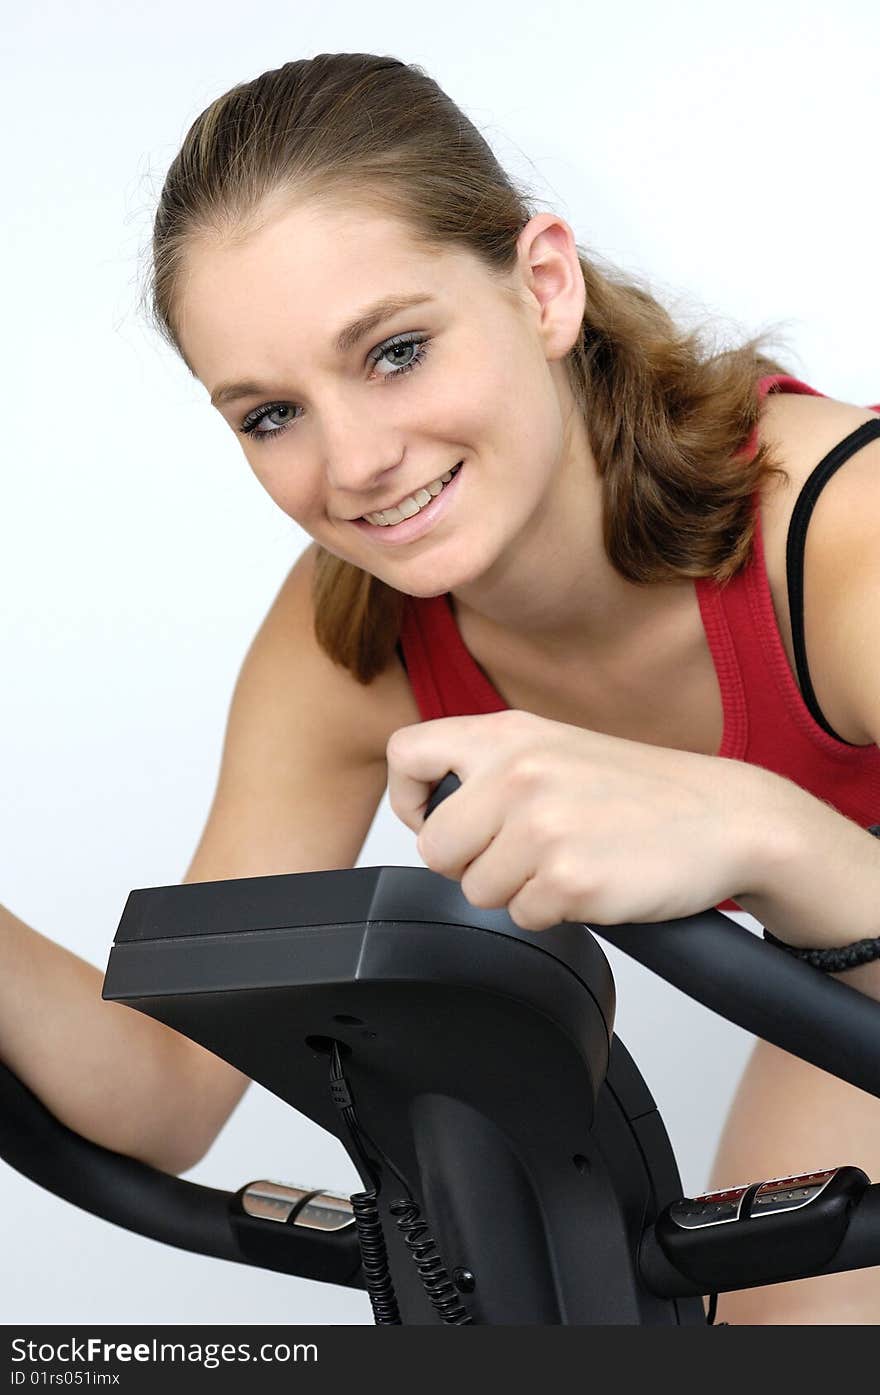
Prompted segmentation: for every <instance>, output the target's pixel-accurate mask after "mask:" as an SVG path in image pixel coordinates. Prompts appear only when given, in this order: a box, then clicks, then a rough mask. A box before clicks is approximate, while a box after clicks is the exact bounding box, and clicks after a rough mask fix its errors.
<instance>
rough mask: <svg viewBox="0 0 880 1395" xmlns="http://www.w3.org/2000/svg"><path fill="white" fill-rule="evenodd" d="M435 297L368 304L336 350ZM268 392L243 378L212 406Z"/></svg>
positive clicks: (223, 389)
mask: <svg viewBox="0 0 880 1395" xmlns="http://www.w3.org/2000/svg"><path fill="white" fill-rule="evenodd" d="M434 299H435V297H434V296H432V295H425V294H423V293H422V292H421V291H416V292H414V293H413V294H412V295H402V296H383V297H382V299H381V300H377V301H375V302H374V303H373V304H372V305H367V306H365V308H364V309H363V310H361V311H360V312H359V313H358V314H357V315H356V316H355V318H354V319H353V320H351V321H349V323H348V324H347V325H345V326H344V327H343V328H342V329H341V330H340V331H339V333H338V334H337V336H336V339H335V341H334V347H335V349H336V352H337V353H338V354H347V353H348V352H349V350H350V349H353V348H354V346H355V344H357V343H358V341H359V340H361V339H363V337H364V335H365V334H369V333H370V331H371V330H374V329H375V328H376V326H377V325H380V324H381V323H382V321H383V320H390V319H391V317H392V315H397V314H399V313H400V311H401V310H408V309H410V307H411V306H414V305H426V304H428V303H430V302H431V301H433V300H434ZM268 393H270V389H269V388H268V387H265V386H264V385H263V384H262V383H257V382H254V381H253V380H252V379H244V380H242V381H241V382H237V383H221V384H220V385H219V386H218V387H216V388H215V389H214V391H213V393H212V394H211V406H212V407H219V406H220V404H221V403H223V402H235V401H237V400H238V398H240V397H259V396H262V395H263V394H268Z"/></svg>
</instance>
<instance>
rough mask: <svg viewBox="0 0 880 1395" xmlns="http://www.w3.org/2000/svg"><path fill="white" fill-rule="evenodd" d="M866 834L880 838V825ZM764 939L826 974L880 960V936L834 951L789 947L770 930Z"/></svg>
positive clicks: (843, 946) (836, 947) (869, 829)
mask: <svg viewBox="0 0 880 1395" xmlns="http://www.w3.org/2000/svg"><path fill="white" fill-rule="evenodd" d="M866 832H867V833H873V835H874V837H875V838H880V823H873V824H871V827H870V828H868V829H866ZM764 939H765V940H766V941H767V943H768V944H771V945H776V946H777V947H778V948H779V949H784V950H786V952H787V953H788V954H793V955H794V956H795V958H796V959H802V960H803V962H804V963H805V964H811V965H812V966H813V968H814V969H821V970H822V972H823V973H826V974H839V973H843V971H844V970H845V969H857V968H858V967H859V966H860V965H861V964H870V963H871V962H872V961H873V960H874V959H880V935H876V936H875V937H874V938H873V939H867V940H856V941H855V942H854V943H853V944H851V945H838V946H835V948H833V949H802V948H801V947H800V946H798V945H787V944H786V943H785V941H784V940H778V939H777V938H776V936H775V935H771V934H770V931H769V930H765V931H764Z"/></svg>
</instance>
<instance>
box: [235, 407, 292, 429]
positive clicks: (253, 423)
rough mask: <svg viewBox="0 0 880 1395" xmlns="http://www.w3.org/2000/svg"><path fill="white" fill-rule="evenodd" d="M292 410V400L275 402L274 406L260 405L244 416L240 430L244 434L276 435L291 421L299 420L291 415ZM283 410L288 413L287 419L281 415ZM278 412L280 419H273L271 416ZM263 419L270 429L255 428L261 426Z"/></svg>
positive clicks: (275, 415) (276, 414)
mask: <svg viewBox="0 0 880 1395" xmlns="http://www.w3.org/2000/svg"><path fill="white" fill-rule="evenodd" d="M294 410H295V408H294V405H293V403H292V402H276V404H275V405H274V407H273V406H268V407H260V408H258V409H257V411H256V412H252V413H251V414H250V416H248V417H245V419H244V424H243V426H242V428H241V429H242V432H243V433H244V434H245V435H246V436H250V435H254V436H277V435H278V433H279V432H280V431H283V430H285V428H286V427H288V426H289V425H290V424H291V422H293V421H298V420H299V418H298V417H294V416H293V415H292V413H293V412H294ZM284 412H287V413H288V417H287V419H285V418H284V416H283V413H284ZM279 413H282V418H281V421H273V418H274V417H277V416H278V414H279ZM264 421H267V422H269V423H270V428H271V429H270V430H267V431H258V430H257V429H256V428H257V427H258V426H261V425H262V423H263V422H264Z"/></svg>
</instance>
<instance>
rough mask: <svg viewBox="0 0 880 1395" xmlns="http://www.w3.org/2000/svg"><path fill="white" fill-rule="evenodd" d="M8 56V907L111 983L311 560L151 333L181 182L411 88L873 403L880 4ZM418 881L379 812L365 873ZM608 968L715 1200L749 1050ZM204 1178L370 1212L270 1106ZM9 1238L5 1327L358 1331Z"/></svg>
mask: <svg viewBox="0 0 880 1395" xmlns="http://www.w3.org/2000/svg"><path fill="white" fill-rule="evenodd" d="M5 29H6V39H7V50H6V57H5V59H4V68H3V81H2V84H0V106H2V129H3V133H4V140H3V147H4V175H3V185H2V190H3V192H2V195H0V198H2V203H3V209H2V226H3V237H4V244H5V245H4V249H3V256H2V263H0V274H2V278H3V305H4V320H5V330H4V334H3V341H2V350H0V352H2V356H3V362H2V374H0V378H2V385H3V457H2V467H0V468H2V473H0V486H2V489H0V596H2V601H0V608H2V616H3V625H2V643H3V661H2V684H0V770H2V784H0V819H2V822H0V901H2V903H3V904H5V905H6V906H8V907H9V908H10V909H11V910H13V911H14V912H15V913H16V914H17V915H19V916H20V917H21V918H22V919H24V920H25V921H27V922H28V924H30V925H33V926H34V927H36V928H37V929H39V930H40V931H42V932H43V933H44V934H46V935H49V936H51V937H53V938H55V939H57V940H59V941H60V942H61V943H63V944H65V945H67V946H68V947H69V948H71V949H73V950H74V951H76V952H77V953H78V954H80V955H82V956H83V957H84V958H86V959H88V960H89V961H91V962H92V963H94V964H96V965H98V966H100V967H102V968H103V967H104V965H105V963H106V957H107V953H108V950H109V946H110V943H111V941H112V937H113V934H114V931H115V929H116V925H117V923H118V920H119V916H120V914H121V910H122V907H123V905H124V902H125V898H126V896H127V894H128V892H129V890H130V889H131V888H133V887H144V886H153V885H167V884H169V883H173V882H176V881H178V880H179V879H180V878H181V877H182V876H183V874H184V872H185V870H186V867H187V865H188V863H189V860H190V858H191V856H192V853H193V850H194V848H195V845H196V843H197V841H198V838H199V835H200V833H201V830H202V826H203V822H204V819H205V816H206V813H207V809H208V806H209V803H210V799H211V796H212V793H213V789H214V781H215V778H216V773H217V768H218V763H219V755H220V749H221V742H222V737H223V730H224V724H225V719H226V714H227V710H228V703H229V698H230V695H231V691H232V685H233V682H234V679H235V676H236V674H237V672H238V668H239V664H240V662H241V659H242V657H243V654H244V652H245V650H246V648H247V645H248V643H249V641H250V638H251V637H252V635H253V633H254V631H255V629H256V628H257V626H258V624H259V622H260V620H261V618H262V616H263V615H264V613H265V611H266V609H267V607H268V605H269V603H270V601H271V599H272V598H273V597H274V595H275V593H276V591H277V589H278V586H279V585H280V583H281V580H282V578H283V577H284V575H285V574H286V572H287V571H288V569H289V567H290V565H291V563H292V561H293V560H294V559H295V558H296V556H297V555H298V554H299V553H300V552H301V551H302V549H303V548H304V547H305V545H306V544H307V542H308V539H307V537H306V536H305V535H304V534H303V533H302V532H301V530H299V529H298V528H297V527H296V526H295V525H294V524H293V523H292V521H291V520H290V519H289V518H287V517H286V516H285V515H283V514H281V513H280V512H279V511H278V510H277V509H276V507H275V505H274V504H272V503H271V501H270V500H269V499H268V497H267V496H265V495H264V494H263V493H262V492H261V490H260V487H259V485H258V484H257V483H256V481H255V480H254V478H253V477H252V476H251V475H250V473H249V471H248V469H247V467H246V464H245V462H244V458H243V456H242V455H241V453H240V451H239V448H238V445H237V443H236V441H235V439H234V438H233V436H232V434H231V433H230V431H229V430H228V428H227V427H226V426H225V425H224V423H223V422H222V421H221V419H220V417H219V415H218V414H217V413H215V412H213V411H212V410H211V408H210V407H209V405H208V402H207V394H206V393H205V392H204V389H202V388H201V387H200V386H199V385H198V384H196V383H194V382H193V381H192V380H191V379H190V377H189V374H188V373H187V371H186V369H185V368H184V367H183V366H182V364H181V363H180V362H179V361H178V360H177V359H176V358H175V357H174V356H173V355H172V354H171V353H170V351H169V350H167V349H166V348H165V346H164V345H162V344H161V343H160V342H159V341H158V340H157V338H156V337H155V336H154V335H152V334H151V333H150V332H149V331H148V330H147V329H146V328H145V326H144V325H143V323H142V322H141V320H140V319H139V317H138V311H137V303H136V302H137V292H138V288H139V285H140V282H141V279H142V274H143V259H144V256H145V253H146V247H147V243H148V239H149V231H150V223H151V218H152V213H153V209H154V206H155V200H156V196H157V194H158V191H159V189H160V187H161V183H162V179H163V177H164V173H165V170H166V169H167V166H168V164H169V163H170V161H171V159H172V158H173V156H174V154H175V152H176V150H177V148H178V146H179V144H180V141H181V140H182V138H183V136H184V134H185V132H186V130H187V128H188V126H189V125H190V123H191V122H192V121H193V119H194V118H195V117H196V115H197V114H198V113H199V112H200V111H201V110H202V109H203V108H204V107H205V106H206V105H207V104H208V103H209V102H210V101H212V100H213V99H214V98H215V97H216V96H218V95H219V94H220V93H222V92H224V91H225V90H227V89H228V88H229V87H231V86H232V85H233V84H234V83H237V82H239V81H244V80H248V79H250V78H252V77H254V76H256V75H257V74H258V73H260V72H262V71H264V70H266V69H268V68H274V67H277V66H279V65H280V64H281V63H283V62H286V61H287V60H289V59H292V58H296V57H303V56H305V57H308V56H311V55H313V54H316V53H320V52H328V51H369V52H375V53H390V54H393V55H394V56H396V57H398V58H401V59H403V60H405V61H407V62H416V63H420V64H422V65H423V66H424V67H425V68H426V69H427V70H428V72H429V73H430V74H431V75H432V76H433V77H435V78H436V79H437V80H438V81H439V83H440V84H441V86H443V87H444V88H445V89H446V90H447V91H448V92H449V93H450V95H451V96H452V97H453V98H454V99H455V100H456V101H457V102H458V103H459V104H460V105H461V106H462V107H463V109H464V110H465V112H466V113H467V114H468V115H469V116H470V118H471V119H472V120H473V121H474V122H475V123H476V124H477V125H478V126H479V127H480V128H481V129H482V130H483V132H484V133H485V134H486V135H487V137H488V138H489V140H490V141H491V142H492V143H493V144H494V146H495V149H496V151H497V152H498V154H499V155H500V157H501V159H502V161H503V162H504V163H506V164H507V166H508V168H509V169H510V170H511V172H512V173H514V174H515V175H517V176H518V177H521V178H525V179H527V180H528V181H529V183H530V185H531V188H532V189H533V190H534V191H535V193H536V194H537V195H538V197H539V199H540V200H541V201H542V203H541V205H540V206H541V207H545V208H547V207H549V208H553V209H555V210H556V211H558V212H560V213H561V214H562V215H563V216H564V217H566V218H567V219H568V220H569V222H570V223H571V224H572V226H573V228H574V229H575V234H576V237H577V239H578V241H580V242H581V243H582V244H583V245H585V246H587V247H592V248H594V249H596V250H597V251H599V252H601V253H602V254H603V255H604V256H607V257H609V258H610V259H611V260H612V261H616V262H617V263H618V264H620V265H622V266H625V267H627V268H630V269H632V270H635V271H638V272H640V273H642V274H644V275H647V276H648V277H649V278H650V280H651V283H652V285H653V287H654V288H655V290H656V291H657V292H658V293H659V294H660V295H661V297H662V298H663V297H665V298H667V299H668V300H670V301H671V300H676V301H678V302H679V304H680V306H681V307H682V308H683V311H684V312H685V313H687V314H688V315H691V314H693V315H702V314H706V315H708V316H711V317H713V318H717V319H721V320H723V321H725V322H726V323H728V324H729V325H730V326H731V328H732V333H733V334H734V336H735V337H740V336H742V337H744V336H745V335H746V334H750V333H753V332H755V331H756V330H757V329H760V328H763V327H764V326H765V325H768V324H770V323H776V322H778V321H780V320H782V321H785V322H786V324H787V330H788V336H789V342H790V344H791V345H792V347H793V349H794V350H795V351H796V353H795V356H794V357H793V358H792V359H791V365H792V368H793V371H794V372H795V373H796V375H797V376H800V377H803V378H805V379H806V381H807V382H809V383H811V384H812V385H813V386H814V387H817V388H819V389H820V390H821V391H823V392H824V393H826V394H828V395H829V396H834V397H839V398H842V399H844V400H847V401H850V402H856V403H863V404H864V403H872V402H877V401H878V400H880V353H878V322H880V321H878V301H880V290H878V268H877V228H878V218H877V214H878V196H877V137H878V129H880V125H878V117H880V85H878V82H877V73H878V58H880V46H878V40H877V28H876V7H875V6H874V5H873V4H871V3H869V0H839V2H838V3H837V4H835V5H833V6H829V5H827V4H824V3H823V4H818V3H804V0H801V3H799V4H797V5H795V4H777V5H774V6H772V7H771V6H768V5H766V4H765V3H756V0H739V3H738V4H737V5H736V6H735V7H733V8H731V7H730V6H706V5H705V4H703V3H699V2H698V0H697V2H695V3H685V4H677V5H676V4H672V5H668V4H667V5H654V4H648V3H633V0H622V3H619V4H616V5H614V6H608V5H605V4H603V5H597V4H592V3H584V0H567V2H566V3H555V4H553V3H550V4H545V5H544V6H538V5H535V4H532V3H529V4H526V3H524V0H507V2H506V3H504V4H497V3H489V4H485V3H484V4H476V5H475V4H473V3H472V0H468V3H463V0H445V3H444V4H443V5H442V6H440V5H433V6H431V5H396V6H383V5H363V4H352V3H335V4H331V5H321V6H315V5H312V4H308V5H307V4H302V3H296V2H292V0H284V3H276V2H270V0H251V3H250V4H248V5H247V6H243V5H241V4H240V3H239V0H211V3H210V4H209V3H207V0H205V3H195V0H174V3H169V0H151V3H150V4H149V5H135V4H129V5H127V6H124V7H120V6H117V5H115V4H114V5H111V4H109V3H105V4H103V5H102V4H97V3H94V0H92V2H91V3H88V2H87V0H81V3H71V0H53V3H48V4H47V3H42V4H41V3H35V4H31V5H27V6H18V7H16V10H15V13H14V15H13V16H11V17H8V18H7V19H6V22H5ZM405 863H410V864H414V865H418V864H419V858H418V856H417V854H416V852H415V841H414V838H413V836H412V835H411V834H410V832H409V831H408V830H407V829H406V828H405V827H404V826H403V825H402V824H401V823H400V822H399V821H398V820H397V819H396V818H395V816H394V815H393V814H392V813H391V811H390V809H389V808H388V806H387V803H386V802H383V804H382V806H381V808H380V810H379V813H378V815H377V818H376V821H375V823H374V825H373V829H372V831H371V833H370V836H369V839H368V841H367V843H366V845H365V847H364V850H363V854H362V857H361V860H360V864H361V865H381V864H405ZM742 919H743V920H744V921H745V922H746V923H749V922H748V918H746V917H743V918H742ZM613 964H614V969H615V973H616V975H617V980H618V994H619V1006H618V1018H617V1027H618V1030H619V1033H620V1035H621V1037H622V1038H623V1040H624V1041H625V1042H626V1044H627V1045H628V1047H629V1049H630V1050H631V1051H632V1053H633V1054H634V1056H635V1058H636V1060H637V1061H638V1062H639V1064H640V1066H641V1068H642V1070H643V1073H644V1074H645V1076H646V1079H647V1081H648V1084H649V1086H650V1087H651V1089H652V1091H653V1092H654V1094H655V1097H656V1099H657V1101H658V1104H659V1106H660V1109H661V1111H662V1114H663V1116H664V1118H665V1121H666V1124H667V1127H668V1129H669V1132H670V1134H671V1137H672V1139H673V1141H674V1143H675V1146H676V1150H677V1153H678V1157H679V1162H680V1168H681V1172H682V1178H683V1182H684V1185H685V1188H686V1189H691V1190H696V1189H699V1188H700V1187H701V1186H702V1185H703V1183H704V1182H705V1180H706V1178H707V1176H708V1171H709V1166H710V1163H711V1156H712V1152H713V1150H714V1146H715V1143H716V1140H717V1136H718V1132H719V1129H720V1126H721V1123H722V1120H723V1117H724V1113H725V1110H726V1107H727V1104H728V1102H729V1100H730V1097H731V1095H732V1092H733V1088H734V1086H735V1083H736V1080H737V1077H738V1073H739V1070H740V1068H741V1066H742V1065H743V1063H744V1061H745V1057H746V1055H747V1052H748V1048H749V1044H750V1043H749V1039H748V1038H747V1037H746V1036H745V1034H744V1033H742V1032H741V1031H739V1030H738V1029H735V1028H733V1027H730V1026H728V1025H727V1024H725V1023H723V1022H720V1021H719V1020H717V1019H715V1018H713V1017H712V1016H711V1015H710V1014H709V1013H708V1012H707V1011H705V1010H704V1009H702V1008H700V1007H698V1006H696V1005H695V1004H693V1003H691V1002H690V1001H689V1000H687V999H685V998H684V997H683V996H682V995H680V994H679V993H677V992H676V991H674V990H672V989H670V988H668V987H666V986H665V985H664V984H662V983H660V982H659V981H655V980H653V979H651V978H650V976H649V975H648V974H647V973H645V972H644V971H642V970H641V969H638V968H636V967H634V966H633V965H631V964H630V963H628V962H627V961H625V960H624V959H623V958H622V957H621V956H619V955H613ZM2 965H3V946H2V943H0V972H2ZM819 1161H821V1160H819ZM815 1162H816V1160H815V1159H805V1163H806V1164H810V1165H812V1164H813V1163H815ZM189 1175H190V1176H191V1177H192V1178H193V1179H194V1180H197V1181H200V1182H205V1183H207V1184H210V1185H215V1186H222V1187H228V1188H235V1187H237V1186H238V1185H240V1184H241V1183H242V1182H245V1181H248V1180H250V1179H252V1178H257V1177H263V1176H268V1177H279V1178H286V1179H288V1180H290V1181H300V1182H311V1183H312V1184H314V1185H324V1186H330V1187H333V1188H338V1189H343V1188H346V1187H349V1186H353V1185H356V1184H357V1176H356V1173H355V1171H354V1168H353V1166H352V1165H351V1164H350V1163H349V1160H348V1158H347V1157H346V1156H345V1154H344V1153H343V1152H342V1149H341V1147H340V1145H339V1144H338V1143H337V1142H336V1140H335V1139H333V1138H331V1137H330V1136H327V1135H324V1134H322V1133H321V1132H319V1131H318V1130H317V1129H316V1128H315V1127H313V1126H312V1125H311V1124H310V1123H309V1122H308V1121H307V1120H304V1119H303V1118H301V1117H299V1116H297V1115H295V1114H294V1113H293V1112H292V1111H289V1110H288V1109H286V1108H285V1107H284V1106H283V1105H282V1104H281V1103H280V1102H279V1101H278V1100H277V1099H275V1098H274V1097H273V1096H271V1095H269V1094H268V1093H266V1092H265V1091H263V1090H262V1089H260V1088H259V1087H256V1086H254V1087H252V1088H251V1089H250V1090H249V1092H248V1094H247V1095H246V1096H245V1099H244V1101H243V1102H242V1104H241V1105H240V1107H239V1108H238V1110H237V1111H236V1113H235V1114H234V1115H233V1116H232V1118H231V1120H230V1121H229V1123H228V1125H227V1126H226V1128H225V1129H224V1131H223V1133H222V1134H221V1136H220V1138H219V1139H218V1141H217V1143H216V1145H215V1147H214V1148H213V1149H212V1151H211V1153H210V1155H209V1156H208V1157H207V1158H206V1159H205V1160H204V1161H203V1162H202V1163H200V1164H199V1166H198V1167H197V1168H195V1169H194V1170H193V1171H192V1172H191V1173H190V1174H189ZM734 1180H739V1179H734ZM0 1228H2V1231H3V1245H2V1251H3V1264H2V1269H0V1321H5V1322H9V1323H13V1322H28V1323H33V1322H39V1323H53V1322H74V1323H85V1322H88V1321H92V1320H100V1321H102V1322H107V1323H111V1322H113V1323H121V1322H133V1321H134V1322H157V1323H158V1322H170V1323H176V1322H196V1323H204V1322H208V1323H210V1322H245V1323H262V1322H284V1321H294V1322H322V1323H340V1322H343V1323H346V1322H347V1323H362V1322H369V1321H370V1320H371V1319H370V1313H369V1305H368V1302H367V1299H366V1297H365V1296H364V1295H363V1294H356V1293H349V1292H347V1291H345V1290H337V1289H333V1288H331V1287H328V1286H323V1285H319V1284H315V1283H310V1282H307V1281H304V1280H296V1279H289V1278H285V1277H284V1276H281V1275H276V1274H267V1273H262V1272H260V1271H258V1270H253V1269H245V1268H243V1267H239V1266H237V1265H232V1264H223V1263H221V1262H219V1261H210V1260H207V1259H203V1258H199V1257H195V1256H191V1255H187V1254H184V1253H181V1252H177V1251H173V1250H170V1249H166V1248H163V1247H162V1246H160V1245H158V1244H154V1243H153V1242H150V1241H146V1240H142V1239H140V1238H138V1237H135V1236H132V1235H129V1234H127V1233H124V1232H122V1231H119V1230H117V1229H116V1228H114V1227H112V1226H110V1225H109V1224H107V1223H105V1222H103V1221H98V1220H96V1219H94V1218H93V1217H90V1216H87V1215H85V1214H83V1213H80V1212H78V1211H76V1210H75V1209H73V1208H72V1207H69V1206H67V1205H65V1204H63V1203H61V1202H59V1201H56V1200H55V1199H54V1198H53V1197H51V1196H49V1195H47V1194H44V1193H41V1192H39V1191H38V1190H37V1189H36V1188H35V1187H34V1186H33V1185H32V1184H30V1183H28V1182H26V1181H24V1180H23V1179H22V1178H21V1177H19V1176H18V1174H16V1173H14V1172H12V1171H11V1170H10V1169H9V1168H7V1167H6V1166H5V1165H4V1164H0Z"/></svg>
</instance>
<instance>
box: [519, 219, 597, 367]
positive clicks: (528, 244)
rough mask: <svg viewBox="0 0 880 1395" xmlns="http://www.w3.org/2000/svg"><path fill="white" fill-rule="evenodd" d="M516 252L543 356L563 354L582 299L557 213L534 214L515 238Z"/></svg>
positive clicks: (571, 248) (570, 239) (570, 240)
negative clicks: (540, 341)
mask: <svg viewBox="0 0 880 1395" xmlns="http://www.w3.org/2000/svg"><path fill="white" fill-rule="evenodd" d="M517 256H518V260H519V272H520V277H521V280H522V284H523V287H524V291H525V295H524V299H525V302H526V304H527V305H528V307H529V309H530V310H531V311H532V312H533V314H534V317H535V321H536V325H537V329H538V333H539V334H540V336H541V339H542V341H543V343H544V351H545V353H546V355H547V358H548V359H550V360H553V359H560V358H564V357H565V355H566V354H567V353H568V352H569V350H570V349H571V347H572V345H573V344H574V343H575V342H576V340H577V337H578V335H579V334H580V330H581V324H582V323H583V318H584V309H585V306H586V299H587V288H586V286H585V285H584V276H583V272H582V271H581V265H580V260H579V258H578V251H577V247H576V246H575V239H574V233H573V232H572V230H571V228H570V226H569V224H568V223H566V221H565V219H564V218H560V217H559V216H558V214H555V213H537V214H535V216H534V218H530V219H529V221H528V222H527V223H526V225H525V227H524V228H523V230H522V232H521V233H520V235H519V238H518V239H517Z"/></svg>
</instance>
